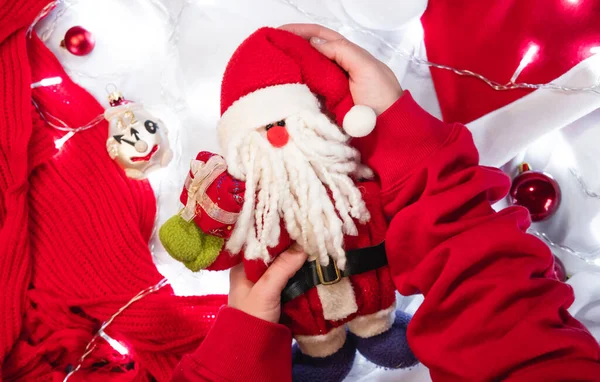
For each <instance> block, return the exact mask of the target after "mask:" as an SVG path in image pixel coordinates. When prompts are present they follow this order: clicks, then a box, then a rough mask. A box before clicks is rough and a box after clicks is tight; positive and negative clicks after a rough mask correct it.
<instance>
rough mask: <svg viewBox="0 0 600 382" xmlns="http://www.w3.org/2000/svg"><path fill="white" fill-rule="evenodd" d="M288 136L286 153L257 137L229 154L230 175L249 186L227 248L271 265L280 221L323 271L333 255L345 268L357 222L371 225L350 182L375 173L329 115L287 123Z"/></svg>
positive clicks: (309, 115)
mask: <svg viewBox="0 0 600 382" xmlns="http://www.w3.org/2000/svg"><path fill="white" fill-rule="evenodd" d="M286 129H287V130H288V133H289V135H290V139H289V142H288V143H287V144H286V145H285V146H283V147H281V148H274V147H272V146H271V145H270V144H269V143H268V141H267V139H266V136H265V132H264V131H260V130H259V131H253V132H251V133H250V134H248V135H247V136H246V137H245V138H244V139H239V140H238V142H239V143H238V145H236V147H231V148H230V150H229V152H228V155H227V156H228V158H227V159H228V166H229V167H230V172H231V173H232V175H234V176H237V175H236V174H238V175H240V176H238V177H240V178H241V177H243V179H244V180H245V181H246V197H245V202H244V205H243V207H242V211H241V213H240V217H239V219H238V223H237V225H236V228H235V229H234V232H233V233H232V236H231V238H230V239H229V241H228V244H227V248H228V249H229V250H230V251H231V252H233V253H237V252H239V251H240V250H241V249H242V248H243V249H244V255H245V257H246V258H249V259H257V258H261V259H263V260H265V261H269V254H268V248H269V247H273V246H275V245H276V244H277V241H278V239H279V236H280V224H281V220H282V219H283V223H284V224H283V226H284V227H285V229H286V230H287V231H288V233H289V235H290V237H291V239H292V240H294V241H296V242H297V243H299V244H300V245H301V246H302V247H303V248H304V250H305V251H307V252H308V253H309V254H312V255H315V256H317V257H318V259H319V261H320V262H321V263H322V264H323V265H326V264H328V263H329V256H331V257H332V258H333V259H334V260H335V261H336V262H337V264H338V266H339V267H340V268H343V267H344V265H345V260H346V259H345V251H344V248H343V244H344V234H346V235H356V234H357V228H356V224H355V221H354V220H355V219H356V220H358V221H359V222H361V223H365V222H367V221H368V220H369V219H370V215H369V212H368V210H367V208H366V206H365V203H364V201H363V200H362V195H361V193H360V191H359V190H358V188H357V187H356V185H355V183H354V181H353V179H352V177H353V176H356V175H357V174H358V175H359V176H365V175H371V174H372V173H371V172H370V170H369V169H368V168H366V167H365V166H363V165H361V164H360V155H359V154H358V152H357V151H356V150H355V149H354V148H352V147H351V146H349V145H348V137H347V136H345V135H344V134H343V133H342V132H341V131H340V129H339V127H337V126H336V125H335V124H333V123H331V121H329V119H328V118H327V117H326V116H324V115H322V114H315V113H301V114H298V115H295V116H292V117H288V118H287V119H286ZM232 150H235V152H232ZM230 154H231V155H230ZM250 195H253V196H254V197H250Z"/></svg>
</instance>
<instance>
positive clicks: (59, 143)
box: [54, 131, 75, 150]
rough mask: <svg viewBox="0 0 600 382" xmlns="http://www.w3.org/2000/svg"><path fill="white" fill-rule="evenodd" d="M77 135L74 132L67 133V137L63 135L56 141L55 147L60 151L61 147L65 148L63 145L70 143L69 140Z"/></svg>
mask: <svg viewBox="0 0 600 382" xmlns="http://www.w3.org/2000/svg"><path fill="white" fill-rule="evenodd" d="M73 135H75V132H74V131H69V132H68V133H66V134H65V135H63V136H62V137H61V138H58V139H57V140H55V141H54V146H55V147H56V148H57V149H59V150H60V148H61V147H63V145H64V144H65V142H66V141H68V140H69V139H71V137H72V136H73Z"/></svg>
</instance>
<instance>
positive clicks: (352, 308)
mask: <svg viewBox="0 0 600 382" xmlns="http://www.w3.org/2000/svg"><path fill="white" fill-rule="evenodd" d="M317 293H318V294H319V300H321V306H322V307H323V317H324V318H325V319H326V320H331V321H337V320H341V319H344V318H346V317H348V316H349V315H351V314H352V313H356V311H357V310H358V305H356V297H355V296H354V289H352V284H351V283H350V279H349V278H348V277H343V278H342V279H341V280H340V281H339V282H338V283H337V284H332V285H317Z"/></svg>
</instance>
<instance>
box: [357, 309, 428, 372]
mask: <svg viewBox="0 0 600 382" xmlns="http://www.w3.org/2000/svg"><path fill="white" fill-rule="evenodd" d="M395 308H396V304H394V305H392V306H391V307H390V308H388V309H385V310H382V311H379V312H377V313H374V314H370V315H367V316H359V317H357V318H355V319H354V320H352V321H351V322H350V323H349V324H348V327H349V328H350V332H351V333H350V335H349V336H348V337H349V338H353V339H354V342H355V343H356V349H357V350H358V351H359V352H360V354H362V355H363V356H364V357H365V358H366V359H368V360H369V361H371V362H373V363H374V364H376V365H379V366H383V367H385V368H390V369H400V368H405V367H409V366H413V365H415V364H417V363H418V362H419V361H418V360H417V358H416V357H415V355H414V354H413V352H412V351H411V350H410V347H409V346H408V341H407V340H406V327H407V325H408V322H409V321H410V318H411V316H410V315H408V314H406V313H404V312H400V311H397V312H396V311H395Z"/></svg>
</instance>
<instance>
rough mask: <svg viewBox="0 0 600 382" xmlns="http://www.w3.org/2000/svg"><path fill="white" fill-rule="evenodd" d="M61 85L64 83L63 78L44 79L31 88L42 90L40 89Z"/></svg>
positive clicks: (33, 84)
mask: <svg viewBox="0 0 600 382" xmlns="http://www.w3.org/2000/svg"><path fill="white" fill-rule="evenodd" d="M61 83H62V78H60V77H48V78H44V79H43V80H41V81H38V82H34V83H32V84H31V88H32V89H35V88H40V87H44V86H52V85H58V84H61Z"/></svg>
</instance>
